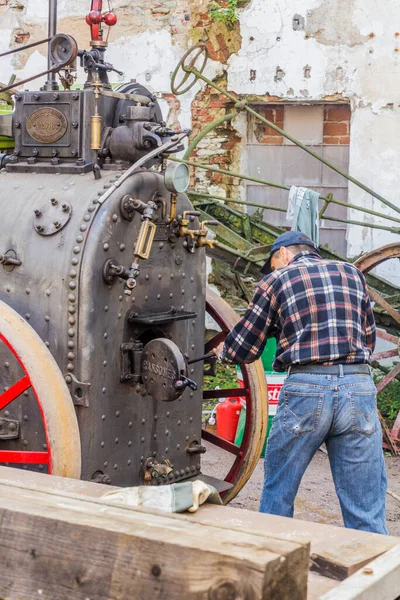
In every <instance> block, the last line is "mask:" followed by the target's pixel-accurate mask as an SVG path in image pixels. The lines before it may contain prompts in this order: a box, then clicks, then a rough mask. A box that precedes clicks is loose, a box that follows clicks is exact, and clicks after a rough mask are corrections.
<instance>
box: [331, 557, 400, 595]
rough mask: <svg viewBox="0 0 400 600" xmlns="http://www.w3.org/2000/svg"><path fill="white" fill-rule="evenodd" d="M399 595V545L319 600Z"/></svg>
mask: <svg viewBox="0 0 400 600" xmlns="http://www.w3.org/2000/svg"><path fill="white" fill-rule="evenodd" d="M399 596H400V545H398V546H394V547H393V548H391V549H390V550H388V551H387V552H385V554H383V555H382V556H380V557H379V558H377V559H375V560H374V561H372V562H370V563H369V565H368V567H365V568H363V569H361V570H360V571H359V572H358V573H356V574H355V575H352V576H351V577H349V578H348V579H346V581H343V582H342V583H341V584H340V585H339V586H338V587H336V588H335V589H334V590H331V591H329V592H327V593H326V594H324V595H323V596H321V598H320V600H378V599H379V600H396V598H398V597H399Z"/></svg>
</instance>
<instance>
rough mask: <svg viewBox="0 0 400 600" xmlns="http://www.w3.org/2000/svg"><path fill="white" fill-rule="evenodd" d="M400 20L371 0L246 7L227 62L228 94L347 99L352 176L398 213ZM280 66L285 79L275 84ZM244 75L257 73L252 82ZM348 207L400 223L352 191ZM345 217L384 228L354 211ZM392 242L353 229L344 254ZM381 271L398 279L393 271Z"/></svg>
mask: <svg viewBox="0 0 400 600" xmlns="http://www.w3.org/2000/svg"><path fill="white" fill-rule="evenodd" d="M295 14H298V15H301V16H302V17H304V19H305V29H304V30H303V31H301V30H300V31H295V30H294V29H293V26H292V19H293V16H294V15H295ZM399 14H400V1H399V0H382V1H381V2H380V3H379V5H378V4H377V3H376V2H375V1H374V0H268V1H266V0H252V1H251V2H250V3H249V5H248V6H247V7H246V8H245V9H244V10H243V11H242V12H241V15H240V24H241V34H242V38H243V41H242V47H241V50H240V51H239V52H238V54H237V55H234V56H231V58H230V60H229V68H228V87H229V89H231V90H234V91H235V92H237V93H240V94H257V95H261V96H263V95H265V94H268V95H271V96H277V97H279V98H280V99H282V100H290V101H293V100H295V99H298V100H303V101H304V100H305V99H306V100H308V101H320V100H323V99H329V97H330V96H335V95H340V97H342V98H347V99H348V100H349V102H350V103H351V107H352V120H351V143H350V172H351V174H352V175H353V177H355V178H357V179H360V180H361V181H362V182H364V183H365V184H366V185H368V186H369V187H371V188H372V189H373V190H374V191H376V192H378V193H379V194H381V195H382V196H384V197H385V198H387V199H388V200H390V201H391V202H392V203H393V204H395V205H396V206H398V207H399V208H400V193H399V190H400V168H399V167H400V144H399V139H400V137H399V136H400V112H399V110H400V109H399V106H400V22H399ZM396 34H397V35H396ZM307 36H309V37H308V39H307ZM305 66H309V67H311V72H310V74H311V77H310V78H305V77H304V67H305ZM278 67H279V69H281V70H283V71H284V73H285V75H284V77H283V78H282V79H281V80H278V81H275V80H274V77H275V74H276V69H277V68H278ZM250 69H252V70H256V79H255V80H254V81H250ZM349 202H351V203H353V204H356V205H361V206H367V207H369V208H373V209H374V210H377V211H378V212H381V211H383V212H385V213H386V214H393V215H395V216H397V217H398V218H399V217H400V215H399V214H396V213H395V212H394V211H391V210H389V209H386V208H385V207H384V206H383V205H382V204H381V203H380V202H379V201H378V200H374V199H373V198H372V196H371V195H369V194H367V193H365V192H364V191H362V190H360V189H359V188H357V187H356V186H355V185H352V184H350V188H349ZM349 217H350V218H352V219H355V220H361V221H362V220H363V219H364V218H365V219H366V220H367V221H368V222H375V223H379V222H381V223H383V224H384V225H387V224H388V221H385V220H379V219H378V218H376V217H370V216H368V217H363V215H362V213H360V212H358V211H355V210H354V211H351V212H350V214H349ZM360 217H361V218H360ZM389 224H390V223H389ZM391 241H399V236H398V235H392V234H390V233H388V232H386V231H379V230H374V231H372V230H367V229H362V228H360V227H357V226H351V227H350V228H349V233H348V254H349V255H350V256H351V255H356V254H359V253H360V252H361V251H368V250H370V249H372V248H376V247H377V246H380V245H383V244H387V243H389V242H391ZM392 262H393V261H392ZM381 272H382V274H384V275H386V276H388V275H391V276H392V278H393V277H395V278H397V279H398V280H399V279H400V274H399V269H398V265H396V264H393V265H391V264H389V263H388V265H387V267H383V268H382V271H381Z"/></svg>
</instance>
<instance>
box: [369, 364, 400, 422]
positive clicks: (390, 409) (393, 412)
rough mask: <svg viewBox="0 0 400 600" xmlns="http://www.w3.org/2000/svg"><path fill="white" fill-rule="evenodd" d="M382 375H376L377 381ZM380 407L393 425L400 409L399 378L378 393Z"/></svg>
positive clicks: (376, 381) (383, 414)
mask: <svg viewBox="0 0 400 600" xmlns="http://www.w3.org/2000/svg"><path fill="white" fill-rule="evenodd" d="M382 377H383V376H382V375H378V376H377V377H374V380H375V383H378V382H379V381H380V380H381V379H382ZM378 408H379V410H380V411H381V413H382V416H383V417H384V418H385V420H386V421H387V422H388V425H389V427H391V426H392V425H393V422H394V420H395V418H396V417H397V413H398V412H399V410H400V381H398V380H397V379H396V380H394V381H392V382H391V383H389V385H387V386H386V387H385V388H384V389H383V390H382V391H381V392H380V393H379V394H378Z"/></svg>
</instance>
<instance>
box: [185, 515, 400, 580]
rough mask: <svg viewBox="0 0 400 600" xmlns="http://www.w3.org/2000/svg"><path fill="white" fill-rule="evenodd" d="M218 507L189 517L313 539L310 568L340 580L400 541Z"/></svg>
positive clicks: (233, 526) (232, 526) (204, 521)
mask: <svg viewBox="0 0 400 600" xmlns="http://www.w3.org/2000/svg"><path fill="white" fill-rule="evenodd" d="M216 508H218V507H216V506H213V505H207V506H205V507H204V508H203V509H202V510H201V511H200V512H199V513H195V514H194V515H193V517H189V518H193V519H194V520H196V522H198V523H204V524H207V525H211V524H216V523H219V522H220V521H221V520H222V519H223V521H224V526H225V527H230V528H231V529H232V528H234V529H239V530H242V531H252V532H257V531H260V532H267V533H268V535H269V536H271V537H272V536H274V535H276V536H277V537H279V538H280V539H286V540H293V541H296V542H297V543H301V541H302V540H303V541H306V540H310V541H311V555H310V559H311V563H310V569H311V570H312V571H314V572H316V573H319V574H320V575H324V576H327V577H329V578H335V579H337V580H339V581H340V580H342V579H345V578H346V577H349V576H350V575H352V574H353V573H355V572H356V571H357V570H358V569H360V568H361V567H362V566H364V565H365V564H367V563H369V562H370V561H371V560H373V559H374V558H376V557H378V556H380V555H381V554H383V553H384V552H386V551H387V550H389V549H390V548H392V547H393V546H396V545H397V544H399V543H400V539H399V538H396V537H391V536H385V535H380V534H377V533H370V532H366V531H358V530H355V529H346V528H343V527H333V526H332V525H325V524H322V523H311V522H309V521H300V520H298V519H288V518H285V517H277V516H275V515H267V514H261V513H256V512H252V511H245V510H242V509H237V508H228V509H227V510H226V512H225V513H224V515H222V514H221V512H220V511H218V510H216ZM221 525H222V524H221Z"/></svg>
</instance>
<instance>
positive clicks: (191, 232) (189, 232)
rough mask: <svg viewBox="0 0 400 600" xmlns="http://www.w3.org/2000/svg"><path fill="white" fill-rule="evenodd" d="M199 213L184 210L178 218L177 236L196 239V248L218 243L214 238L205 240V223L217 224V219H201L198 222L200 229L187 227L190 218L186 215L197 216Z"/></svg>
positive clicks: (210, 246) (212, 245)
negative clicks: (201, 220)
mask: <svg viewBox="0 0 400 600" xmlns="http://www.w3.org/2000/svg"><path fill="white" fill-rule="evenodd" d="M199 216H200V213H199V212H198V211H194V210H192V211H191V210H185V212H184V213H183V215H182V218H181V219H179V229H178V236H179V237H187V236H188V237H190V238H191V239H192V240H195V241H196V246H197V247H198V248H204V247H205V246H208V247H209V248H214V246H216V245H217V244H218V242H217V241H216V240H207V233H208V229H207V227H206V226H207V225H218V221H203V222H201V223H200V229H189V227H188V226H189V223H190V219H188V217H199Z"/></svg>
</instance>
